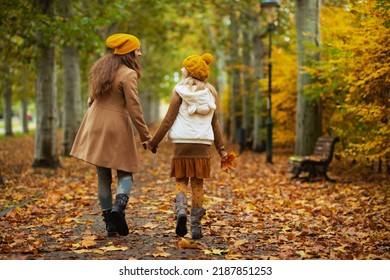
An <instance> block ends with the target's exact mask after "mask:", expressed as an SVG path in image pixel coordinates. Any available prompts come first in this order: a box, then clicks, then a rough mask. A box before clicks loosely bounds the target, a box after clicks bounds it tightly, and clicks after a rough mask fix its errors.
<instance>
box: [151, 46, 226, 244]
mask: <svg viewBox="0 0 390 280" xmlns="http://www.w3.org/2000/svg"><path fill="white" fill-rule="evenodd" d="M212 61H213V56H212V55H211V54H209V53H206V54H204V55H202V56H199V55H191V56H189V57H187V58H186V59H185V60H184V61H183V68H182V69H181V71H182V80H181V81H180V82H179V83H178V84H177V85H176V86H175V88H174V91H173V95H172V99H171V102H170V105H169V108H168V111H167V113H166V115H165V117H164V119H163V121H162V122H161V124H160V126H159V128H158V130H157V132H156V134H155V135H154V137H153V139H152V140H151V141H150V142H149V143H148V148H149V149H150V150H153V149H155V148H156V147H157V146H158V144H159V143H160V141H161V140H162V139H163V137H164V136H165V134H166V133H167V132H168V130H170V132H169V135H168V136H169V139H170V140H172V142H173V143H174V152H173V160H172V165H171V177H175V178H176V183H175V194H176V195H175V207H176V234H177V235H178V236H184V235H186V233H187V201H188V199H187V184H188V182H189V181H190V183H191V192H192V196H191V197H192V203H191V206H192V208H191V234H192V238H193V239H199V238H201V237H202V228H201V219H202V217H203V216H204V215H205V213H206V212H205V209H204V208H203V199H204V192H203V179H204V178H209V177H210V169H211V145H212V143H213V142H214V143H215V147H216V149H217V151H218V153H219V155H220V157H221V160H226V159H227V153H226V151H225V147H224V144H223V139H222V133H221V129H220V126H219V122H218V118H217V116H218V105H217V104H218V98H217V97H218V94H217V92H216V90H215V88H214V87H213V86H212V85H211V84H210V83H208V82H207V81H206V79H207V78H208V76H209V74H210V68H209V64H210V63H211V62H212Z"/></svg>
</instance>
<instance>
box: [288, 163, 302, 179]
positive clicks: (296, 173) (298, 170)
mask: <svg viewBox="0 0 390 280" xmlns="http://www.w3.org/2000/svg"><path fill="white" fill-rule="evenodd" d="M301 172H302V170H301V168H300V167H298V166H294V167H293V168H292V170H291V173H292V174H293V176H292V177H291V179H297V178H299V174H301Z"/></svg>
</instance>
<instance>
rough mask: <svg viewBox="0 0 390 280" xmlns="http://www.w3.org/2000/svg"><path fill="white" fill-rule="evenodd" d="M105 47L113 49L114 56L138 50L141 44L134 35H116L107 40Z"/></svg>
mask: <svg viewBox="0 0 390 280" xmlns="http://www.w3.org/2000/svg"><path fill="white" fill-rule="evenodd" d="M106 45H107V46H108V47H110V48H111V49H114V53H115V54H126V53H129V52H132V51H134V50H136V49H137V48H139V47H140V46H141V42H140V41H139V40H138V38H137V37H135V36H134V35H130V34H124V33H117V34H114V35H111V36H110V37H108V38H107V40H106Z"/></svg>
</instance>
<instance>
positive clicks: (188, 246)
mask: <svg viewBox="0 0 390 280" xmlns="http://www.w3.org/2000/svg"><path fill="white" fill-rule="evenodd" d="M177 245H178V246H179V248H180V249H196V248H197V247H198V244H197V243H195V242H193V243H191V242H190V241H188V240H187V239H185V238H181V239H180V240H179V242H178V243H177Z"/></svg>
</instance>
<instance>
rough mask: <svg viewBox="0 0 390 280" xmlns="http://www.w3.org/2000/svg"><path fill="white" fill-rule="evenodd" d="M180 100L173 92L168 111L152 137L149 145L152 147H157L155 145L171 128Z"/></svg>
mask: <svg viewBox="0 0 390 280" xmlns="http://www.w3.org/2000/svg"><path fill="white" fill-rule="evenodd" d="M181 102H182V99H181V97H180V95H179V94H177V92H176V91H175V92H174V93H173V95H172V98H171V101H170V103H169V107H168V111H167V113H166V114H165V117H164V119H163V120H162V121H161V124H160V126H159V128H158V129H157V132H156V134H155V135H154V137H153V139H152V141H151V142H150V143H149V145H150V146H152V147H157V145H158V144H159V143H160V142H161V140H162V139H163V138H164V136H165V134H166V133H167V132H168V130H169V129H170V128H171V127H172V125H173V123H174V122H175V120H176V117H177V115H178V113H179V109H180V104H181Z"/></svg>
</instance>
